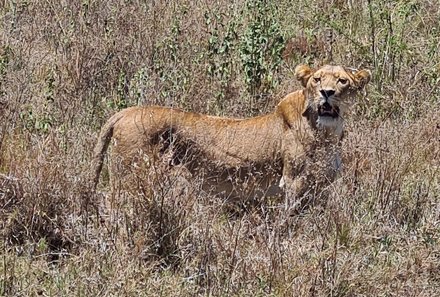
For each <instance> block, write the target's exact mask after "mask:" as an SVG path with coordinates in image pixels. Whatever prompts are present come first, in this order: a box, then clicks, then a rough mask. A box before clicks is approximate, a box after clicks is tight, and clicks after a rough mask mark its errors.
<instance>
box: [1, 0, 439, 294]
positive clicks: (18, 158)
mask: <svg viewBox="0 0 440 297" xmlns="http://www.w3.org/2000/svg"><path fill="white" fill-rule="evenodd" d="M0 17H1V18H0V22H1V26H0V230H1V235H2V241H1V242H0V250H1V251H2V255H1V257H0V258H1V260H0V262H1V265H0V295H11V296H35V295H42V296H47V295H51V296H53V295H58V296H63V295H64V296H84V295H86V296H88V295H97V296H111V295H134V296H138V295H140V296H156V295H159V296H160V295H164V296H193V295H214V296H249V295H258V296H266V295H267V296H285V295H287V296H436V295H439V292H440V278H439V273H440V258H439V254H440V249H439V240H440V238H439V236H440V234H439V233H440V232H439V221H440V220H439V217H440V208H439V206H438V205H440V203H439V202H440V201H439V199H440V197H439V194H438V193H440V174H439V168H440V167H439V166H440V164H439V160H440V148H439V147H440V145H439V140H440V127H439V126H440V113H439V109H438V106H439V105H440V87H439V82H440V76H439V73H440V68H439V65H440V48H439V44H440V31H439V25H438V20H439V17H440V9H439V6H438V3H437V2H436V1H430V0H423V1H408V0H398V1H391V2H389V1H388V2H387V1H379V0H366V1H349V0H347V1H326V2H323V1H314V0H307V1H300V2H298V3H297V4H296V3H293V2H292V1H245V0H243V1H205V2H203V3H200V1H177V2H170V1H160V0H159V1H157V0H156V1H137V0H133V1H88V0H85V1H53V0H47V1H40V0H36V1H22V0H18V1H0ZM286 44H287V46H286V47H285V45H286ZM302 63H305V64H310V65H314V66H320V65H322V64H324V63H331V64H342V65H351V66H352V67H354V68H368V69H371V71H372V75H373V78H372V82H371V83H370V85H369V87H368V88H367V92H366V93H365V94H364V95H365V96H364V98H363V99H361V100H359V102H358V104H357V106H356V108H355V110H354V111H353V113H352V114H351V115H350V116H349V117H348V120H347V122H346V124H347V125H346V130H348V131H347V133H346V136H345V138H344V140H343V149H342V150H343V154H342V155H343V159H344V162H343V163H344V168H343V171H342V173H341V176H340V177H339V178H338V179H336V180H335V181H334V182H333V183H331V184H330V185H329V186H328V188H327V191H326V197H325V199H326V203H323V204H318V205H316V206H312V207H309V208H308V209H306V210H304V211H303V212H301V213H300V214H297V215H293V216H286V215H285V214H284V212H283V209H284V205H282V203H280V202H279V201H274V200H271V199H270V198H269V197H263V198H262V199H261V200H259V201H257V202H255V203H253V204H252V205H249V204H246V203H244V204H242V205H239V206H238V209H237V207H230V205H231V204H230V203H229V201H227V200H225V199H216V197H212V196H210V195H207V194H206V192H204V191H203V190H202V189H201V188H200V185H201V182H202V181H197V180H195V181H193V182H191V184H185V182H184V181H182V180H181V177H180V176H179V174H174V175H170V176H167V177H165V178H164V177H163V176H161V174H162V173H161V171H160V170H158V171H156V172H147V171H140V173H139V174H138V176H136V177H135V178H134V185H135V191H132V192H130V193H126V192H124V191H122V190H121V191H115V192H114V193H112V194H110V190H109V185H108V178H107V176H108V173H106V172H104V174H103V175H104V178H103V182H102V183H101V184H100V187H99V193H98V194H97V196H96V197H93V198H94V199H93V204H88V203H84V202H85V201H87V198H90V197H88V193H87V189H86V188H87V187H86V185H87V184H88V181H89V174H88V169H89V166H90V162H91V160H92V155H91V152H92V151H93V146H94V144H95V141H96V138H97V136H98V133H99V128H100V127H101V126H102V125H103V124H104V122H105V121H106V119H108V118H109V117H110V116H111V115H112V114H115V113H116V112H117V111H119V110H121V109H123V108H125V107H128V106H135V105H165V106H169V107H179V108H181V109H184V110H186V111H193V112H200V113H206V114H211V115H216V116H224V115H227V116H234V117H250V116H254V115H259V114H264V113H267V112H268V111H270V110H272V109H273V108H274V106H275V105H276V104H277V102H279V100H280V99H281V98H282V96H283V95H285V94H287V93H289V92H291V91H293V90H297V89H299V88H300V86H299V84H298V83H297V82H296V80H295V77H294V73H293V68H294V66H296V65H297V64H302ZM116 188H118V187H117V185H116ZM316 194H317V195H318V194H319V193H316Z"/></svg>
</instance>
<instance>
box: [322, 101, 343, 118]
mask: <svg viewBox="0 0 440 297" xmlns="http://www.w3.org/2000/svg"><path fill="white" fill-rule="evenodd" d="M318 116H320V117H332V118H337V117H339V107H338V106H333V105H331V104H330V103H328V102H324V103H322V104H320V105H318Z"/></svg>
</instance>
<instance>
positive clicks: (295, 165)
mask: <svg viewBox="0 0 440 297" xmlns="http://www.w3.org/2000/svg"><path fill="white" fill-rule="evenodd" d="M283 163H284V166H283V174H282V177H281V180H280V188H282V189H284V193H285V208H286V210H287V211H288V212H289V213H290V212H291V210H297V209H298V208H299V207H301V206H302V205H303V204H304V199H305V197H306V196H307V192H309V191H310V189H311V187H310V179H309V178H308V176H307V174H306V172H307V168H306V167H307V160H306V158H305V157H297V158H295V159H293V160H292V159H285V160H284V162H283Z"/></svg>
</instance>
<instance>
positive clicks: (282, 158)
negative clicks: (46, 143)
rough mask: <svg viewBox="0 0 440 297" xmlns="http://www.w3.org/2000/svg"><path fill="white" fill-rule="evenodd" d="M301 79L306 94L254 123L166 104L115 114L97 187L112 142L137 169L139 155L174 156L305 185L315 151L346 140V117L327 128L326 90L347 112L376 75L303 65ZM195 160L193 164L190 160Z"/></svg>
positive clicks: (99, 151)
mask: <svg viewBox="0 0 440 297" xmlns="http://www.w3.org/2000/svg"><path fill="white" fill-rule="evenodd" d="M317 76H319V79H317ZM296 77H297V79H298V80H300V81H301V82H302V84H303V85H304V86H305V89H303V90H299V91H296V92H293V93H291V94H289V95H287V96H286V97H285V98H284V99H283V100H281V102H280V103H279V104H278V105H277V106H276V108H275V109H274V111H273V112H271V113H269V114H266V115H262V116H258V117H254V118H249V119H232V118H223V117H214V116H208V115H202V114H198V113H193V112H185V111H182V110H179V109H174V108H167V107H159V106H151V107H131V108H127V109H125V110H123V111H120V112H118V113H116V114H115V115H113V116H112V117H111V118H110V119H109V120H108V121H107V123H106V124H105V125H104V126H103V128H102V130H101V133H100V136H99V138H98V142H97V144H96V147H95V152H94V160H93V167H94V169H93V174H94V177H93V185H94V187H96V184H97V183H98V180H99V175H100V171H101V169H102V165H103V159H104V154H105V151H106V150H107V148H108V146H109V143H110V140H111V139H112V138H113V139H114V144H115V145H114V149H113V152H112V155H113V156H117V157H119V158H120V159H121V161H122V162H123V163H125V166H130V163H131V162H133V160H134V159H135V158H136V156H138V155H139V154H140V153H141V154H146V155H147V156H148V157H149V158H150V159H151V160H153V159H158V158H159V159H160V158H161V156H163V155H164V151H165V150H170V151H171V155H175V158H176V159H179V158H180V159H179V160H177V161H178V162H183V165H186V163H188V164H189V163H191V161H192V160H199V161H200V159H202V158H203V159H206V160H209V163H210V164H215V166H216V167H217V168H226V169H227V168H234V169H239V168H243V167H249V166H250V167H252V166H253V165H257V164H258V165H264V164H269V165H273V166H278V168H275V169H276V170H275V171H278V172H279V173H280V174H281V175H282V183H283V184H284V186H285V187H287V188H289V187H290V188H291V187H298V181H296V180H295V179H296V178H297V177H299V176H301V170H306V169H304V168H305V166H304V162H306V158H307V157H306V156H307V155H310V153H311V151H312V150H313V149H314V148H315V147H316V146H320V145H322V146H324V145H325V143H332V144H336V143H338V142H339V140H340V138H341V132H342V128H341V127H340V126H339V124H341V125H342V121H343V118H342V117H338V119H337V120H338V121H335V123H336V124H334V125H333V124H330V125H329V126H326V123H324V124H322V125H321V124H320V120H319V119H320V116H319V115H318V106H319V104H320V100H322V98H321V97H322V96H321V95H320V94H321V93H322V92H321V93H320V92H319V90H320V88H323V87H325V88H326V89H330V88H331V89H334V90H335V93H336V94H335V98H332V99H329V102H330V101H331V100H332V102H331V104H332V106H333V105H334V106H338V108H339V109H338V111H339V112H340V113H341V114H342V113H343V112H344V111H345V109H346V108H347V107H348V106H349V105H350V104H351V103H349V102H348V100H349V99H350V98H349V97H351V96H353V95H354V94H355V93H356V92H357V90H358V89H359V88H361V87H363V85H364V84H365V83H366V82H368V79H369V73H368V72H366V71H358V72H356V73H353V72H351V71H349V70H346V69H344V68H343V67H340V66H324V67H322V68H321V69H319V70H317V71H315V70H313V69H311V68H309V67H308V66H298V67H297V68H296ZM345 79H346V80H347V81H345ZM341 82H342V83H343V84H341ZM323 121H324V120H322V119H321V123H323ZM339 121H340V122H341V123H340V122H339ZM320 125H321V126H322V127H320ZM163 142H165V143H166V145H165V148H164V144H163ZM173 150H176V152H174V151H173ZM177 151H180V152H179V153H182V151H183V157H182V156H181V157H177V155H178V152H177ZM188 155H190V156H191V158H188V159H185V157H184V156H188ZM171 158H174V157H171ZM203 164H204V162H203V161H201V162H197V165H194V166H202V167H203ZM194 166H192V165H188V167H194ZM113 174H114V173H113ZM303 176H305V175H303ZM299 184H301V183H299ZM293 190H295V191H296V192H298V191H297V190H298V189H293Z"/></svg>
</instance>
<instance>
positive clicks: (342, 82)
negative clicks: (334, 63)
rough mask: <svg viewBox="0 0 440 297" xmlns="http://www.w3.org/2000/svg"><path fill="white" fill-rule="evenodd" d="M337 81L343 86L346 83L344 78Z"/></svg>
mask: <svg viewBox="0 0 440 297" xmlns="http://www.w3.org/2000/svg"><path fill="white" fill-rule="evenodd" d="M338 81H339V82H340V83H341V84H343V85H345V84H346V83H347V82H348V79H346V78H340V79H339V80H338Z"/></svg>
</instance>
